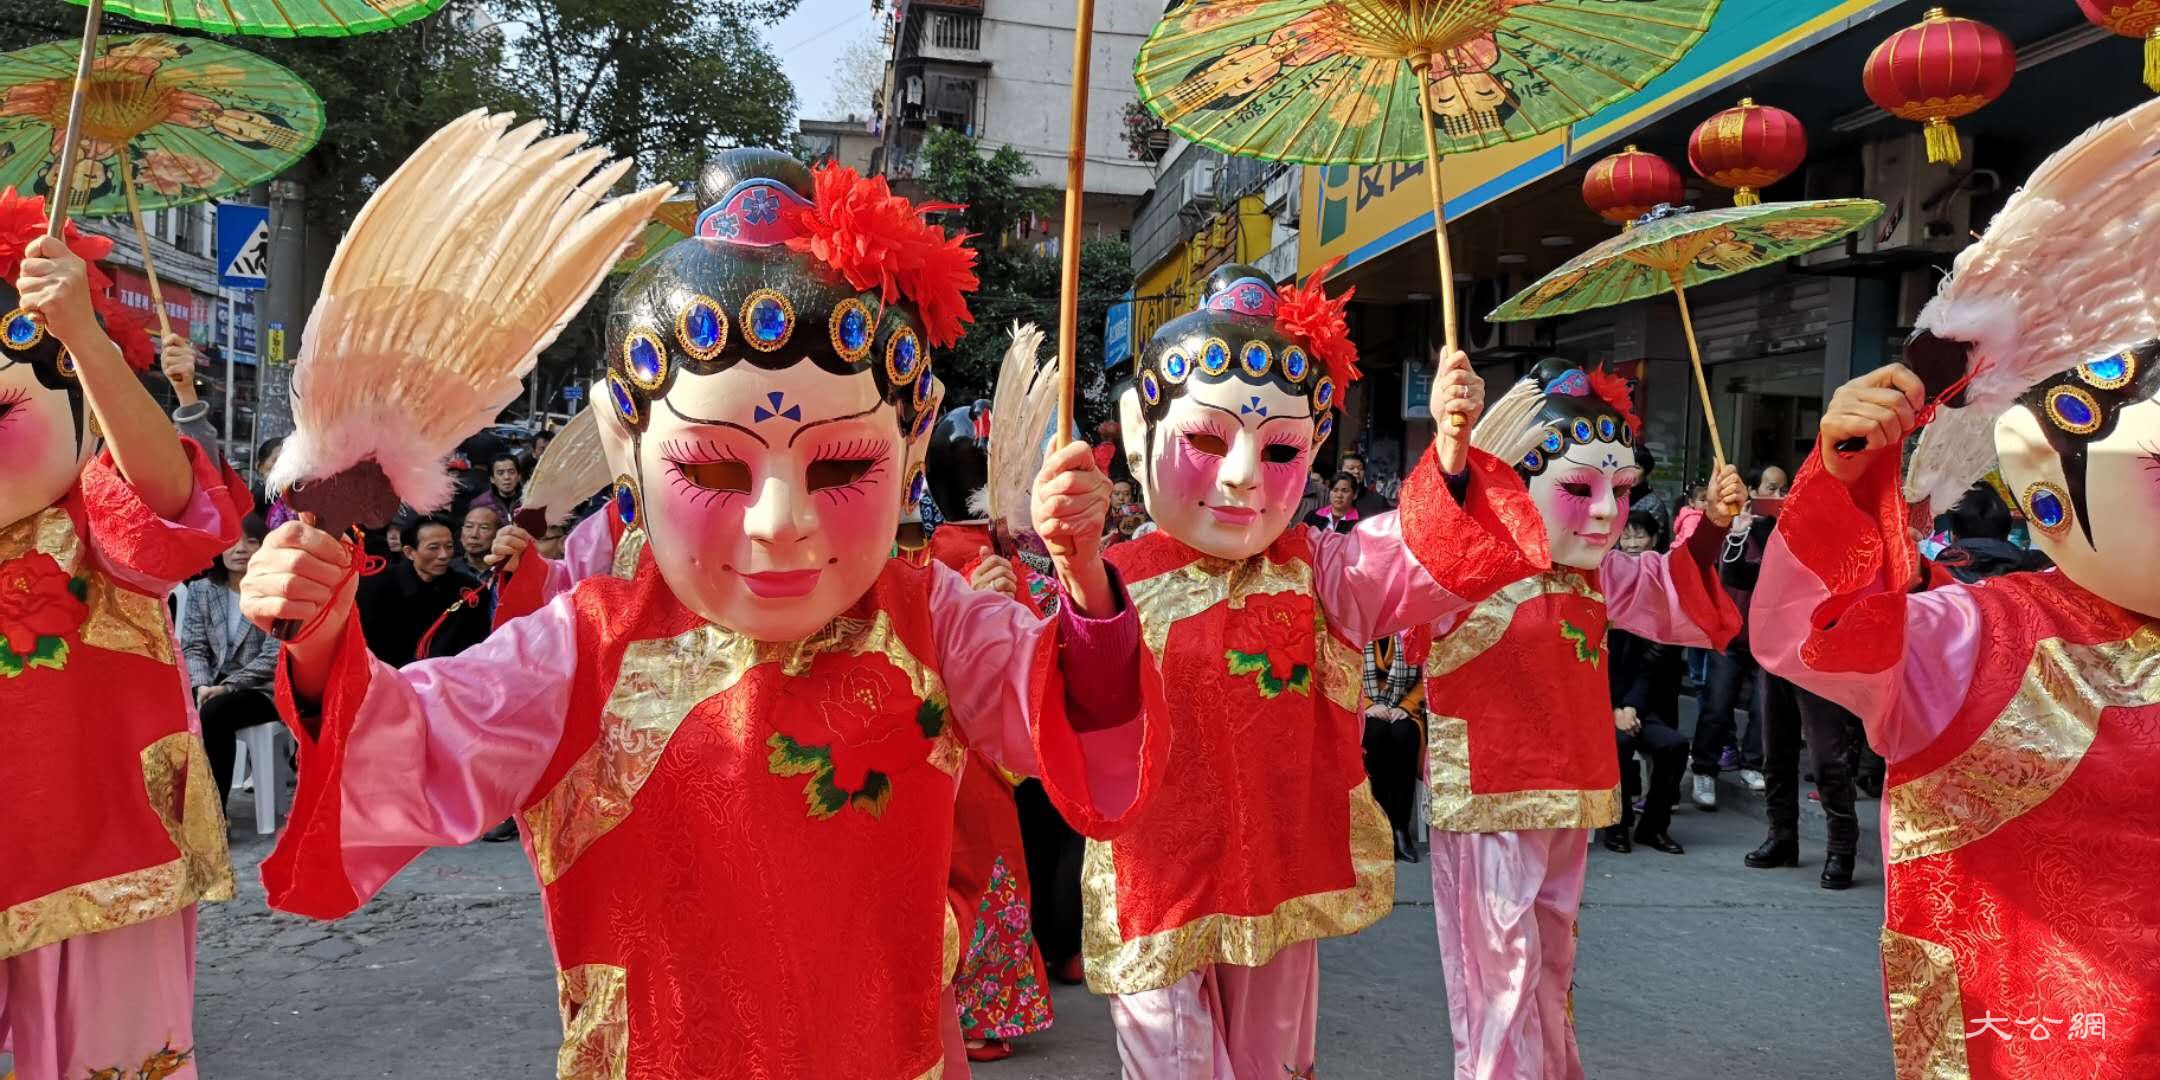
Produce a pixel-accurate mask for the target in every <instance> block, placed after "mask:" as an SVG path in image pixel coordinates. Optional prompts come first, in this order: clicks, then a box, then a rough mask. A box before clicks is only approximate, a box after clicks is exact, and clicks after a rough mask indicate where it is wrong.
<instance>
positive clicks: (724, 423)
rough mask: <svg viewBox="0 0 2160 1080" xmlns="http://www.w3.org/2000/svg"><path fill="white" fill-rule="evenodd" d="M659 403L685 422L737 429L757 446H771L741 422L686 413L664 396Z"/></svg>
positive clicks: (767, 447) (763, 437)
mask: <svg viewBox="0 0 2160 1080" xmlns="http://www.w3.org/2000/svg"><path fill="white" fill-rule="evenodd" d="M660 403H661V404H662V405H665V406H667V411H669V412H671V413H674V414H675V419H677V420H680V421H682V422H683V423H685V424H697V425H699V426H701V427H717V428H727V429H728V430H730V431H739V432H742V433H743V434H745V435H748V436H750V437H751V438H753V439H756V440H757V441H758V445H759V446H762V447H765V448H766V449H768V450H769V449H771V448H772V444H771V443H769V442H766V441H765V436H763V435H760V434H758V433H757V432H755V431H752V430H750V429H749V428H746V427H744V426H742V425H741V424H737V423H732V422H730V421H727V420H708V419H706V418H704V417H702V416H691V415H689V414H688V413H685V412H683V411H682V410H681V409H678V408H676V407H675V403H674V402H673V401H670V400H668V399H666V398H661V399H660Z"/></svg>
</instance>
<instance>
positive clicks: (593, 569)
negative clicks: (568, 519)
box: [540, 505, 615, 603]
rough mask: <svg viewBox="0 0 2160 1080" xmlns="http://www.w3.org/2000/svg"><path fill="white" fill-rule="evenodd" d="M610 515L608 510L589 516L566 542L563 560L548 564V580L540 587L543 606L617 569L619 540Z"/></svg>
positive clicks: (552, 560)
mask: <svg viewBox="0 0 2160 1080" xmlns="http://www.w3.org/2000/svg"><path fill="white" fill-rule="evenodd" d="M609 509H610V510H612V509H613V506H612V505H610V507H609ZM607 515H608V511H606V510H603V511H601V512H600V513H597V514H588V515H586V517H585V520H583V521H580V522H578V523H577V527H576V528H573V529H571V530H570V535H569V536H566V537H564V538H563V557H562V558H560V559H548V560H547V580H545V581H543V582H541V584H540V602H541V603H547V602H549V601H552V600H554V599H555V598H556V597H558V596H561V595H562V594H564V593H566V592H569V591H570V590H572V589H575V588H577V583H578V582H580V581H583V580H585V579H586V578H589V577H599V576H600V575H602V574H605V573H608V572H609V571H611V570H613V569H614V568H615V536H614V531H613V530H611V529H609V528H608V521H607Z"/></svg>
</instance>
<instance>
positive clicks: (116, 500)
mask: <svg viewBox="0 0 2160 1080" xmlns="http://www.w3.org/2000/svg"><path fill="white" fill-rule="evenodd" d="M182 445H183V447H184V448H185V450H186V452H187V455H188V462H189V464H190V466H191V467H192V468H193V470H194V480H195V492H194V494H193V495H192V496H191V497H190V498H189V501H188V505H187V508H186V509H185V510H184V511H183V512H182V513H181V514H180V516H179V518H178V519H177V520H173V521H167V520H165V519H162V518H160V517H158V515H156V514H155V513H152V512H151V510H150V508H149V507H148V506H145V505H144V504H143V501H142V499H141V497H140V496H138V495H137V494H136V493H135V489H134V488H132V487H130V486H128V483H127V481H125V480H123V479H121V478H120V474H119V472H118V471H117V470H116V469H115V468H114V466H113V463H112V459H111V457H110V455H100V456H99V457H98V458H97V459H96V460H94V461H92V462H91V463H90V465H89V466H88V467H87V468H85V469H84V470H83V474H82V479H81V480H80V481H79V482H78V483H77V484H76V486H75V487H74V488H73V489H71V490H70V491H69V492H68V494H67V496H66V497H65V498H63V499H62V500H61V501H60V502H59V503H57V504H55V505H54V506H51V507H48V508H46V509H45V510H42V511H39V512H38V513H36V514H33V515H31V516H30V517H28V518H25V519H23V520H21V521H17V522H15V523H13V524H11V525H8V526H5V527H4V528H0V748H5V749H4V750H0V791H5V792H7V793H8V798H7V800H6V809H5V810H0V837H5V840H4V841H0V843H4V844H5V849H6V854H5V856H0V957H8V956H14V955H17V954H19V953H25V952H29V951H30V950H32V949H37V948H42V947H44V946H46V945H51V944H53V943H55V942H58V941H64V940H66V939H68V938H72V937H77V936H81V935H84V934H94V933H97V932H99V931H103V930H113V929H117V928H119V927H123V926H130V925H133V924H136V923H141V922H148V921H150V920H152V919H156V918H161V917H163V916H166V915H170V914H172V913H174V912H176V911H179V910H181V909H183V908H185V907H187V906H188V905H190V904H193V903H195V902H197V901H198V900H229V899H231V898H232V866H231V863H230V862H229V861H228V860H227V857H226V853H225V815H224V812H223V810H222V808H220V807H219V806H218V798H217V787H216V785H215V784H213V783H212V782H211V779H210V768H209V763H208V762H207V761H206V760H205V759H204V757H203V753H202V739H201V737H200V736H199V735H198V734H197V733H196V732H195V730H194V707H193V703H192V701H191V696H192V695H191V694H190V692H189V689H188V685H187V674H186V670H185V666H184V665H182V664H181V663H179V662H178V659H177V658H178V655H179V648H178V646H177V645H176V644H175V643H174V640H173V632H172V625H171V620H170V619H169V618H168V617H167V615H166V610H165V595H166V593H168V592H170V591H171V589H172V586H173V584H174V583H175V582H178V581H181V580H183V579H185V578H187V577H189V576H191V575H193V574H194V573H195V572H196V571H198V570H201V569H202V568H203V567H205V566H208V565H209V564H210V561H211V560H212V559H214V558H216V557H217V556H218V554H219V553H220V552H222V551H224V550H225V548H227V547H229V546H231V544H232V542H233V539H234V538H235V537H236V536H237V535H238V534H239V520H240V513H241V509H242V507H244V506H245V505H246V499H247V496H246V494H245V489H243V488H240V487H238V486H237V485H234V486H233V487H230V488H228V486H227V482H228V481H227V477H226V475H224V474H223V473H222V472H221V470H219V469H218V468H217V467H216V466H214V465H213V464H212V463H211V461H210V459H209V458H208V457H207V456H206V455H204V454H203V452H202V451H201V450H200V449H198V448H197V447H196V446H195V444H194V443H192V442H188V441H186V440H182ZM235 493H238V499H239V501H240V504H241V505H240V506H235V498H234V496H235Z"/></svg>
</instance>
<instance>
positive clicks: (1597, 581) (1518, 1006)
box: [1425, 359, 1745, 1080]
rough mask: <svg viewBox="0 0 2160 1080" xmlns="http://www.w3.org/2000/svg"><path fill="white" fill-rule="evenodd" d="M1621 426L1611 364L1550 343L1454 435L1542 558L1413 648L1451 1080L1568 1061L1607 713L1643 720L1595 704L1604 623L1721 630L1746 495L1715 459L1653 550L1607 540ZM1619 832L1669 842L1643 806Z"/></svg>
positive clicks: (1494, 1076)
mask: <svg viewBox="0 0 2160 1080" xmlns="http://www.w3.org/2000/svg"><path fill="white" fill-rule="evenodd" d="M1638 428H1639V424H1638V422H1637V421H1636V419H1635V411H1634V404H1633V390H1632V388H1631V387H1630V386H1629V385H1628V383H1627V381H1626V380H1624V379H1621V378H1620V377H1618V376H1616V375H1611V374H1608V373H1607V372H1605V371H1604V370H1602V369H1585V368H1582V367H1580V366H1577V365H1574V364H1570V363H1567V362H1565V361H1562V360H1557V359H1554V360H1546V361H1544V362H1543V363H1541V364H1540V365H1539V366H1538V367H1537V368H1536V369H1535V370H1534V371H1533V372H1532V373H1531V374H1530V375H1528V376H1526V377H1524V378H1523V379H1522V380H1521V381H1520V382H1518V383H1517V384H1516V385H1515V387H1514V388H1512V389H1510V390H1509V391H1508V393H1507V395H1506V396H1504V397H1502V398H1501V400H1500V401H1499V403H1497V404H1496V405H1494V407H1493V409H1492V411H1491V412H1490V413H1489V414H1488V416H1487V419H1486V421H1485V423H1483V424H1481V425H1479V427H1478V430H1477V434H1476V435H1475V436H1474V437H1473V442H1474V444H1475V445H1477V446H1479V447H1481V448H1485V449H1487V450H1490V451H1491V452H1492V453H1494V454H1495V455H1500V456H1504V457H1506V458H1507V459H1508V460H1510V461H1513V462H1514V463H1515V471H1516V472H1517V473H1519V474H1521V475H1522V477H1523V479H1524V482H1525V483H1526V484H1527V485H1528V486H1529V489H1530V497H1531V498H1532V499H1534V500H1535V501H1536V503H1537V508H1538V513H1539V515H1540V517H1542V518H1543V519H1544V520H1543V523H1542V525H1541V528H1542V530H1543V532H1544V535H1545V537H1546V540H1547V543H1548V544H1549V545H1550V548H1551V551H1552V567H1551V569H1549V570H1547V571H1545V572H1543V573H1539V574H1535V575H1531V576H1527V577H1524V578H1522V579H1520V580H1517V581H1514V582H1511V583H1509V584H1508V585H1507V587H1505V588H1503V589H1501V590H1499V591H1498V592H1497V593H1495V594H1493V595H1492V597H1490V598H1489V599H1487V600H1485V601H1484V602H1483V603H1481V604H1479V605H1477V607H1476V608H1474V609H1473V610H1471V611H1470V612H1469V613H1468V614H1466V615H1463V616H1462V617H1460V618H1454V619H1450V620H1447V621H1445V622H1441V623H1436V624H1434V627H1433V644H1432V649H1431V651H1430V652H1429V653H1428V654H1427V657H1426V660H1425V686H1426V699H1425V703H1426V709H1427V712H1428V714H1429V716H1430V718H1431V735H1430V739H1429V746H1430V755H1429V758H1428V779H1429V784H1430V786H1431V788H1432V834H1431V840H1432V877H1433V909H1434V912H1435V914H1436V916H1437V918H1438V922H1439V927H1440V935H1439V936H1440V953H1441V960H1442V965H1441V966H1442V972H1443V974H1444V975H1445V977H1446V979H1447V987H1448V1001H1447V1012H1448V1026H1449V1027H1450V1029H1451V1030H1452V1033H1453V1036H1454V1043H1455V1075H1456V1076H1458V1077H1463V1078H1466V1080H1488V1078H1490V1080H1499V1078H1503V1077H1545V1078H1556V1080H1567V1078H1574V1077H1580V1076H1582V1075H1583V1069H1582V1062H1581V1059H1580V1055H1579V1053H1578V1051H1577V1049H1576V1046H1575V1032H1574V1016H1573V1009H1572V1008H1571V1006H1570V1004H1569V993H1570V989H1571V985H1572V983H1573V978H1574V967H1575V939H1576V928H1575V915H1576V910H1577V908H1578V907H1579V906H1580V905H1581V902H1582V885H1583V874H1584V869H1585V866H1586V864H1587V854H1588V847H1589V841H1590V836H1589V830H1591V829H1595V828H1601V827H1605V826H1609V825H1612V824H1613V823H1614V822H1616V821H1618V820H1620V817H1621V812H1620V772H1619V768H1618V765H1617V762H1616V759H1615V755H1614V752H1613V738H1614V735H1613V732H1614V730H1615V728H1616V727H1618V728H1619V729H1620V730H1622V731H1624V732H1627V733H1629V734H1636V735H1639V734H1640V733H1641V727H1642V725H1641V721H1640V720H1639V719H1637V718H1634V717H1632V716H1630V715H1629V712H1630V710H1616V709H1615V708H1614V706H1613V700H1612V690H1611V682H1610V679H1609V675H1608V672H1607V670H1606V668H1607V666H1608V664H1607V655H1606V644H1605V642H1606V628H1607V627H1608V626H1612V627H1617V628H1619V629H1622V630H1625V631H1627V632H1629V633H1631V634H1634V635H1636V636H1638V637H1643V638H1647V639H1649V640H1652V641H1658V642H1664V643H1667V644H1672V645H1686V646H1697V647H1704V648H1718V649H1722V648H1723V647H1724V646H1725V644H1726V642H1727V641H1729V640H1730V639H1731V638H1732V636H1733V635H1734V634H1737V633H1738V632H1739V630H1740V613H1739V611H1738V610H1737V609H1736V608H1734V606H1733V603H1732V600H1731V599H1730V598H1728V597H1727V595H1726V593H1725V590H1724V589H1723V588H1722V587H1721V586H1720V585H1719V584H1718V580H1717V566H1718V552H1719V549H1720V547H1721V545H1722V544H1723V543H1724V536H1725V527H1726V526H1728V525H1730V524H1731V523H1732V519H1733V515H1734V514H1735V513H1736V512H1737V511H1738V510H1739V507H1740V504H1741V503H1742V502H1743V501H1744V499H1745V488H1744V485H1743V484H1742V483H1741V481H1740V475H1739V473H1738V472H1737V471H1735V470H1734V469H1733V468H1732V467H1731V466H1729V465H1728V466H1725V467H1724V468H1722V469H1720V470H1719V471H1718V473H1717V474H1716V475H1715V476H1713V477H1712V478H1711V506H1710V509H1709V510H1708V512H1707V513H1706V514H1701V515H1695V516H1693V517H1692V518H1689V519H1684V520H1683V521H1681V522H1680V524H1679V528H1678V537H1677V539H1676V540H1675V541H1674V544H1673V547H1672V551H1671V552H1670V553H1665V554H1661V553H1657V552H1648V553H1645V554H1642V555H1638V556H1629V555H1625V554H1622V553H1621V552H1619V551H1617V550H1616V545H1617V544H1618V543H1619V540H1620V532H1621V525H1622V523H1623V522H1625V521H1626V520H1627V513H1628V493H1629V492H1630V491H1632V490H1633V489H1634V488H1636V487H1637V486H1638V485H1639V484H1640V483H1641V482H1642V470H1641V469H1639V468H1637V467H1636V464H1635V450H1634V444H1635V439H1636V436H1637V435H1638V434H1639V431H1638ZM1675 737H1677V736H1675ZM1636 835H1637V837H1638V838H1639V840H1640V842H1642V843H1644V844H1646V845H1649V846H1652V847H1658V848H1662V849H1664V850H1668V851H1677V850H1678V849H1679V845H1678V844H1676V843H1674V842H1673V841H1672V838H1671V837H1670V836H1668V835H1666V831H1665V823H1664V822H1661V821H1645V822H1643V823H1642V826H1641V829H1640V830H1639V831H1638V832H1637V834H1636Z"/></svg>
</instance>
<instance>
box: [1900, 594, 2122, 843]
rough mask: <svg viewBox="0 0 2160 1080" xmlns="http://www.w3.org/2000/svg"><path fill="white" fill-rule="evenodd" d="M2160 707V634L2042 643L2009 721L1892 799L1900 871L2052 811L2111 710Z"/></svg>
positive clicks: (2005, 714) (2007, 711) (2002, 719)
mask: <svg viewBox="0 0 2160 1080" xmlns="http://www.w3.org/2000/svg"><path fill="white" fill-rule="evenodd" d="M2154 704H2160V624H2147V625H2145V626H2143V627H2140V628H2139V629H2138V631H2137V632H2136V633H2134V634H2132V635H2130V637H2129V638H2128V639H2126V640H2123V641H2116V642H2108V643H2105V644H2100V645H2070V644H2067V643H2065V642H2064V641H2063V640H2062V639H2061V638H2050V639H2048V640H2047V641H2043V642H2041V643H2040V645H2039V647H2038V648H2037V649H2036V650H2035V651H2034V653H2033V659H2032V663H2031V664H2030V665H2028V666H2027V667H2026V669H2025V679H2024V681H2023V682H2022V683H2020V684H2019V686H2018V689H2017V693H2016V694H2015V695H2014V696H2012V697H2011V699H2010V703H2009V704H2008V705H2006V706H2004V707H2003V711H2002V715H2000V716H1997V717H1996V718H1995V721H1994V722H1993V723H1991V724H1989V725H1988V727H1987V730H1985V731H1983V732H1981V733H1980V737H1979V738H1978V739H1976V740H1974V741H1973V744H1972V745H1971V746H1968V747H1966V748H1965V749H1964V750H1963V751H1962V752H1960V753H1959V754H1958V755H1957V756H1956V757H1954V758H1951V759H1950V760H1949V761H1947V762H1945V763H1943V764H1942V765H1941V766H1940V767H1939V768H1936V769H1935V770H1933V771H1931V772H1929V773H1927V774H1926V775H1924V776H1919V777H1915V778H1913V779H1911V780H1907V781H1905V782H1904V783H1902V784H1899V785H1897V786H1895V787H1893V788H1891V789H1890V790H1889V791H1888V792H1886V793H1885V796H1884V797H1885V798H1886V799H1888V800H1889V803H1890V861H1891V862H1893V863H1898V862H1906V861H1908V860H1912V859H1918V858H1923V857H1926V856H1929V855H1940V854H1942V853H1944V852H1948V851H1955V850H1957V849H1958V848H1960V847H1963V846H1965V845H1966V844H1969V843H1972V842H1973V841H1975V840H1978V839H1980V838H1982V837H1984V836H1987V835H1988V834H1989V833H1992V832H1994V831H1995V830H1997V829H1999V828H2002V827H2003V826H2004V825H2007V824H2009V823H2010V822H2011V821H2013V820H2015V819H2016V818H2017V817H2018V816H2019V815H2021V814H2024V813H2025V812H2027V811H2029V810H2031V809H2033V808H2034V807H2037V806H2039V805H2040V804H2041V803H2043V802H2046V801H2047V800H2048V799H2049V797H2051V796H2053V795H2054V794H2055V792H2056V791H2057V790H2058V789H2059V788H2061V787H2062V785H2063V784H2064V782H2066V781H2068V780H2069V779H2070V774H2071V773H2072V772H2074V771H2076V769H2077V767H2078V763H2079V762H2080V761H2083V760H2084V758H2085V752H2086V751H2087V750H2089V749H2091V747H2092V743H2093V738H2094V737H2095V736H2097V735H2098V734H2099V731H2100V714H2101V712H2103V711H2104V710H2107V709H2111V708H2125V709H2135V708H2143V707H2145V706H2149V705H2154Z"/></svg>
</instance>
